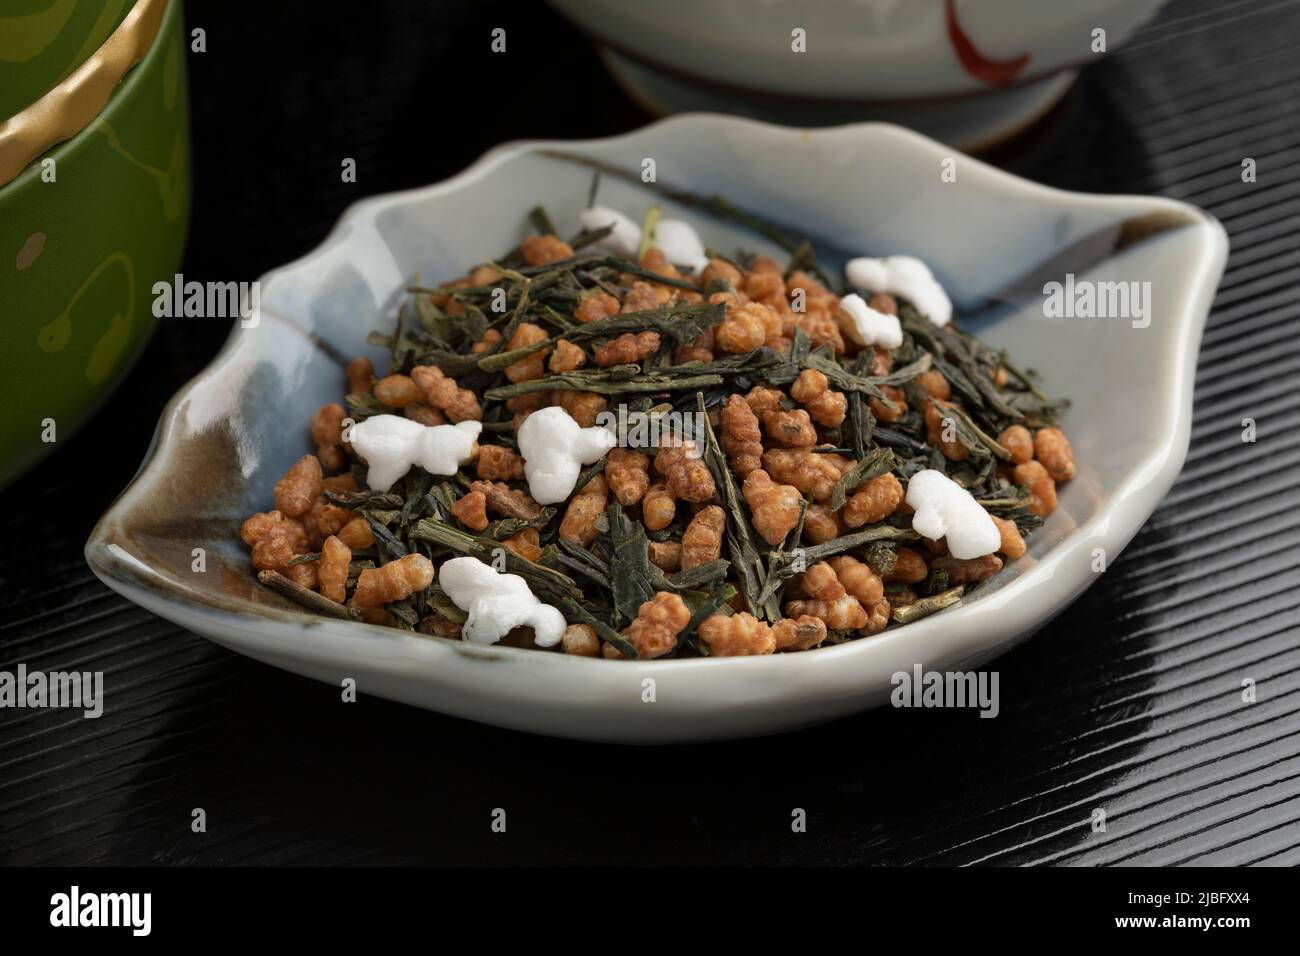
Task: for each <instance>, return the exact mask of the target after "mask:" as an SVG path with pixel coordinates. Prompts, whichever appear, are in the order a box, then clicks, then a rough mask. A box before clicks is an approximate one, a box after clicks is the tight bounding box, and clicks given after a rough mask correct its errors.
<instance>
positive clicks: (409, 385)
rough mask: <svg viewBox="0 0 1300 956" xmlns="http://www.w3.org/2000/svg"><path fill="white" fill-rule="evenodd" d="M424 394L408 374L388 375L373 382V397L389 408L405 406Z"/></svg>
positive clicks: (416, 400)
mask: <svg viewBox="0 0 1300 956" xmlns="http://www.w3.org/2000/svg"><path fill="white" fill-rule="evenodd" d="M423 397H424V395H423V393H422V392H421V391H420V387H419V386H418V385H416V384H415V382H413V381H412V380H411V377H410V376H409V375H389V376H386V377H385V378H381V379H380V380H379V381H377V382H375V398H377V399H379V400H380V401H381V402H383V403H384V404H385V405H387V406H388V407H389V408H405V407H406V406H407V405H409V404H411V402H418V401H419V400H420V399H421V398H423Z"/></svg>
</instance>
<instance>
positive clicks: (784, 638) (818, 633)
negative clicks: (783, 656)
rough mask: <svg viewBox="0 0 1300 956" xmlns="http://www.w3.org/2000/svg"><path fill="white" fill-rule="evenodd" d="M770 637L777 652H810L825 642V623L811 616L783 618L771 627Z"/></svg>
mask: <svg viewBox="0 0 1300 956" xmlns="http://www.w3.org/2000/svg"><path fill="white" fill-rule="evenodd" d="M772 637H773V638H775V640H776V649H777V650H778V651H806V650H810V649H812V648H814V647H816V646H817V645H818V644H820V643H821V642H822V641H824V640H826V622H825V621H823V620H822V619H821V618H819V617H813V616H812V615H811V614H805V615H803V616H802V617H799V618H789V617H783V618H781V620H779V621H777V622H776V623H775V624H773V625H772Z"/></svg>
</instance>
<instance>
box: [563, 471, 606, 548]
mask: <svg viewBox="0 0 1300 956" xmlns="http://www.w3.org/2000/svg"><path fill="white" fill-rule="evenodd" d="M608 503H609V485H608V484H606V482H605V478H604V476H603V475H594V476H592V479H591V480H590V481H589V482H587V483H586V484H585V485H583V486H582V488H580V489H579V490H578V492H577V493H576V494H575V495H574V496H573V497H572V498H570V499H569V506H568V507H567V508H566V509H565V510H564V519H563V520H562V521H561V522H560V537H561V538H562V539H563V540H565V541H572V542H573V543H574V544H579V545H581V546H582V547H584V548H585V547H588V546H589V545H590V544H591V542H593V541H595V540H596V535H597V534H598V533H599V531H598V530H597V528H596V519H597V518H598V517H600V515H601V514H603V513H604V511H605V506H606V505H607V504H608Z"/></svg>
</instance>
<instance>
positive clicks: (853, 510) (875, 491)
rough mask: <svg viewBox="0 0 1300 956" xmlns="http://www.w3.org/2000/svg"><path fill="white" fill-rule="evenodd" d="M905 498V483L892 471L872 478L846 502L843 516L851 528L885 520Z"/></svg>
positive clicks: (846, 524) (845, 522)
mask: <svg viewBox="0 0 1300 956" xmlns="http://www.w3.org/2000/svg"><path fill="white" fill-rule="evenodd" d="M902 500H903V485H902V483H901V482H899V480H898V479H897V478H895V477H894V475H893V473H892V472H886V473H885V474H883V475H878V476H877V477H875V478H872V479H871V480H870V481H868V482H867V483H866V484H864V485H862V486H860V487H859V488H858V490H857V491H855V492H854V493H853V494H852V495H850V496H849V498H848V500H846V501H845V502H844V511H843V512H842V514H841V517H842V518H843V519H844V524H845V526H846V527H849V528H860V527H862V526H863V525H864V524H876V523H877V522H879V521H884V520H885V519H886V518H888V517H889V516H890V515H892V514H893V513H894V512H895V511H896V510H897V509H898V505H899V503H900V502H901V501H902Z"/></svg>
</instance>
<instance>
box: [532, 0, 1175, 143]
mask: <svg viewBox="0 0 1300 956" xmlns="http://www.w3.org/2000/svg"><path fill="white" fill-rule="evenodd" d="M1162 2H1163V0H1072V2H1070V3H1047V2H1043V0H762V2H757V0H657V2H655V3H629V2H628V0H551V3H552V5H553V6H555V7H556V8H557V9H559V10H561V11H562V12H563V13H564V14H565V15H566V16H568V17H569V18H570V19H571V20H572V21H573V22H574V23H575V24H576V25H577V26H578V27H580V28H581V29H582V30H584V31H586V32H587V33H588V34H590V35H591V37H592V39H593V40H594V42H595V43H596V44H597V46H598V47H599V49H600V51H601V56H602V58H603V59H604V61H605V64H606V66H608V67H609V69H610V71H611V72H612V73H613V74H614V76H615V78H616V79H617V81H618V82H619V83H620V84H621V85H622V86H623V87H624V88H625V89H626V90H627V92H628V93H629V94H630V95H632V96H633V97H634V98H635V99H637V100H639V101H640V102H641V103H642V105H643V106H644V107H645V108H647V109H648V110H650V111H651V112H654V113H659V114H666V113H674V112H683V111H690V110H705V109H708V110H717V111H720V112H728V113H738V114H741V115H745V116H751V117H754V118H756V119H764V120H770V121H776V122H787V123H797V124H799V125H822V124H827V123H843V122H849V121H854V120H866V119H875V120H879V119H887V120H890V121H893V122H898V123H903V124H905V125H907V126H910V127H912V128H914V129H917V130H920V131H921V132H924V133H927V134H929V135H932V136H938V137H940V138H942V139H943V140H944V142H948V143H953V144H955V145H959V146H962V147H964V148H967V149H974V148H978V147H981V146H984V145H987V144H988V143H990V142H992V141H994V140H996V139H999V138H1002V137H1005V136H1007V135H1010V134H1012V133H1014V132H1015V131H1016V130H1018V129H1020V128H1022V127H1023V126H1024V125H1026V124H1027V123H1029V122H1031V121H1032V120H1033V119H1035V118H1037V117H1038V116H1040V115H1042V113H1044V112H1045V111H1046V110H1047V109H1048V108H1050V107H1051V105H1052V104H1053V103H1055V102H1056V100H1057V99H1059V97H1060V96H1061V95H1062V94H1063V93H1064V92H1065V90H1066V89H1067V88H1068V86H1069V84H1070V81H1071V80H1072V79H1073V76H1074V73H1073V71H1074V70H1076V69H1078V68H1080V67H1083V66H1086V65H1088V64H1090V63H1095V62H1097V61H1098V60H1100V59H1101V58H1102V56H1104V55H1105V54H1106V53H1109V52H1112V51H1114V50H1115V49H1116V48H1117V47H1119V46H1120V45H1121V44H1123V43H1124V41H1125V40H1127V39H1128V38H1129V36H1130V35H1131V34H1132V33H1133V31H1134V30H1135V29H1137V27H1139V26H1140V25H1141V24H1142V23H1144V22H1146V21H1147V20H1148V19H1150V17H1151V16H1152V15H1153V14H1154V13H1155V11H1156V10H1157V9H1158V8H1159V7H1160V5H1161V3H1162ZM795 30H802V31H803V35H802V41H803V51H802V52H795V47H796V46H797V40H798V39H799V38H797V37H796V36H795V35H794V31H795ZM1095 31H1102V33H1101V34H1097V33H1096V32H1095Z"/></svg>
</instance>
